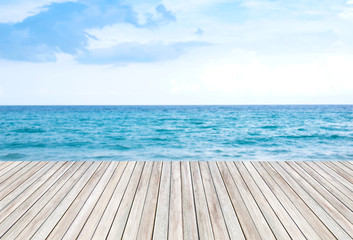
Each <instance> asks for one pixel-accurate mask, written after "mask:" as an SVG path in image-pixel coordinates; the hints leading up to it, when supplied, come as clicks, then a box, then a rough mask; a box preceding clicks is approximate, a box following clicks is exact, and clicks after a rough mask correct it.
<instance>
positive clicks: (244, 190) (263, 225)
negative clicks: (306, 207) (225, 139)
mask: <svg viewBox="0 0 353 240" xmlns="http://www.w3.org/2000/svg"><path fill="white" fill-rule="evenodd" d="M226 164H227V166H228V169H229V171H230V173H231V175H232V177H233V179H234V182H235V184H236V185H237V187H238V189H239V192H240V194H241V196H242V198H243V199H244V203H245V205H246V207H247V209H248V211H249V213H250V215H251V217H252V219H253V222H254V224H255V226H256V228H257V231H258V232H259V233H260V235H261V236H267V238H268V239H276V237H275V235H274V233H273V232H272V230H271V228H270V226H269V224H268V222H267V221H266V218H265V217H264V215H263V213H262V212H261V210H260V208H259V206H258V204H257V202H256V200H255V198H254V197H253V195H252V193H251V191H250V189H249V188H248V186H247V184H246V183H245V180H244V179H243V178H242V175H241V174H240V172H239V171H238V169H237V167H236V166H235V165H234V163H233V162H227V163H226Z"/></svg>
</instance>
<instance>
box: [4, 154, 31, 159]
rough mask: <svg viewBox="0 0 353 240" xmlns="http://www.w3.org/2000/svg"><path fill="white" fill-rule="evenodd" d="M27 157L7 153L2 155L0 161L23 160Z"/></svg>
mask: <svg viewBox="0 0 353 240" xmlns="http://www.w3.org/2000/svg"><path fill="white" fill-rule="evenodd" d="M25 157H27V155H26V154H22V153H8V154H6V155H3V156H1V157H0V159H3V160H17V159H21V158H25Z"/></svg>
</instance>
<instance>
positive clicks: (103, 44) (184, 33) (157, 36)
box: [87, 23, 200, 49]
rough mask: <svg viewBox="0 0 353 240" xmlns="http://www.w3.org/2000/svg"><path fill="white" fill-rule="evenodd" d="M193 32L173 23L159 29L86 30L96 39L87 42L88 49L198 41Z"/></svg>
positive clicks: (124, 26)
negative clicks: (119, 45) (120, 45)
mask: <svg viewBox="0 0 353 240" xmlns="http://www.w3.org/2000/svg"><path fill="white" fill-rule="evenodd" d="M194 31H195V28H193V27H192V26H189V27H187V28H185V27H182V26H180V25H178V24H174V23H171V24H169V25H168V26H161V27H159V28H137V27H135V26H133V25H131V24H126V23H121V24H120V23H119V24H114V25H111V26H106V27H104V28H102V29H89V30H87V33H89V34H91V35H93V36H95V37H96V38H97V39H92V38H91V39H90V40H89V46H88V49H98V48H110V47H112V46H114V45H117V44H124V43H139V44H148V43H151V42H164V43H167V44H169V43H174V42H188V41H198V40H200V37H199V36H197V35H195V34H193V33H194Z"/></svg>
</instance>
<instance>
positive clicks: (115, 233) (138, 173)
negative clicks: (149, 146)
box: [107, 162, 150, 239]
mask: <svg viewBox="0 0 353 240" xmlns="http://www.w3.org/2000/svg"><path fill="white" fill-rule="evenodd" d="M145 164H146V163H145V162H137V166H136V168H135V170H134V172H133V174H132V176H131V179H130V182H129V185H128V186H127V188H126V191H125V193H124V197H123V199H122V200H121V203H120V206H119V209H118V211H117V212H116V214H115V217H114V220H113V223H112V225H111V227H110V231H109V233H108V236H107V239H121V238H122V235H123V233H124V229H125V226H126V223H127V221H128V217H129V214H130V210H131V207H132V204H133V201H134V198H135V194H136V191H137V188H138V186H139V183H142V181H140V180H141V179H143V181H146V180H147V179H148V178H149V176H150V171H148V170H150V169H147V168H144V167H145ZM138 222H139V219H138Z"/></svg>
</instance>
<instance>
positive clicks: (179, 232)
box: [168, 161, 183, 240]
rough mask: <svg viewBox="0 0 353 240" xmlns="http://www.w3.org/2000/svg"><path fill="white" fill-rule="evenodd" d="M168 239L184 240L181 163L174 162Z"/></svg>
mask: <svg viewBox="0 0 353 240" xmlns="http://www.w3.org/2000/svg"><path fill="white" fill-rule="evenodd" d="M170 184H171V186H170V206H169V230H168V239H180V240H182V239H183V214H182V213H183V211H182V195H181V173H180V162H176V161H175V162H172V175H171V183H170Z"/></svg>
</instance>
